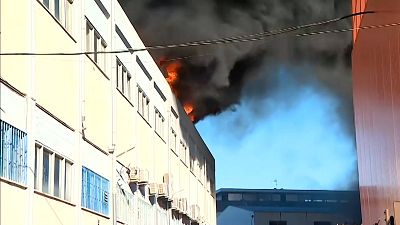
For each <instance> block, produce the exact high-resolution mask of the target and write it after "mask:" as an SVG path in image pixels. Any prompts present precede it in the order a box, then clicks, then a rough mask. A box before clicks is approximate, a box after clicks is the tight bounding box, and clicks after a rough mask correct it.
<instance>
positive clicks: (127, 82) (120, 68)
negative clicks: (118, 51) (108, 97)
mask: <svg viewBox="0 0 400 225" xmlns="http://www.w3.org/2000/svg"><path fill="white" fill-rule="evenodd" d="M116 58H117V71H116V73H117V75H116V79H117V82H116V86H117V89H118V90H119V92H120V93H121V94H123V95H124V96H125V97H126V98H127V99H128V100H129V101H130V100H131V98H132V96H131V79H132V76H131V73H130V72H129V71H128V69H127V68H126V67H125V66H124V64H123V63H122V62H121V60H119V59H118V57H116Z"/></svg>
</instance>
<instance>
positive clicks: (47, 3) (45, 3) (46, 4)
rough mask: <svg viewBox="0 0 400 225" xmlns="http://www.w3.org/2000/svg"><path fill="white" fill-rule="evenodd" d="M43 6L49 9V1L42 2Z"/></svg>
mask: <svg viewBox="0 0 400 225" xmlns="http://www.w3.org/2000/svg"><path fill="white" fill-rule="evenodd" d="M43 5H44V6H46V7H47V8H49V7H50V3H49V0H43Z"/></svg>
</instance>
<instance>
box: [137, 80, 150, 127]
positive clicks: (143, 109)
mask: <svg viewBox="0 0 400 225" xmlns="http://www.w3.org/2000/svg"><path fill="white" fill-rule="evenodd" d="M149 105H150V99H149V97H147V95H146V93H144V91H143V90H142V89H141V88H140V87H139V86H138V113H139V114H140V115H141V116H142V117H143V119H145V120H146V121H147V122H149Z"/></svg>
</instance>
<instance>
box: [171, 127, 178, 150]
mask: <svg viewBox="0 0 400 225" xmlns="http://www.w3.org/2000/svg"><path fill="white" fill-rule="evenodd" d="M169 133H170V140H169V148H170V149H171V150H172V151H173V152H175V153H176V138H177V137H176V132H175V130H174V128H172V127H171V128H170V132H169Z"/></svg>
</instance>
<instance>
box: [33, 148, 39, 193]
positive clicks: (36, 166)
mask: <svg viewBox="0 0 400 225" xmlns="http://www.w3.org/2000/svg"><path fill="white" fill-rule="evenodd" d="M39 150H40V146H36V147H35V172H34V173H35V179H34V187H35V189H38V163H39Z"/></svg>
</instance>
